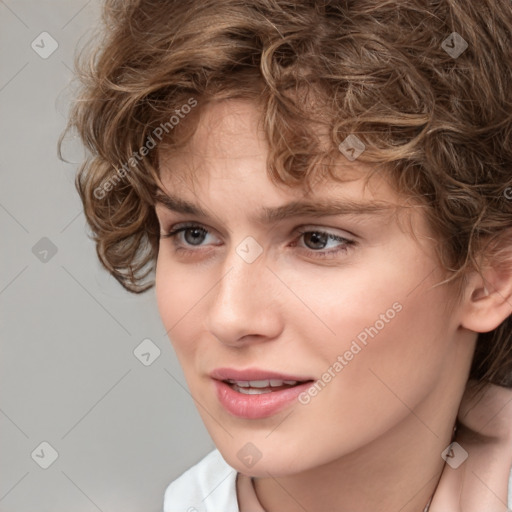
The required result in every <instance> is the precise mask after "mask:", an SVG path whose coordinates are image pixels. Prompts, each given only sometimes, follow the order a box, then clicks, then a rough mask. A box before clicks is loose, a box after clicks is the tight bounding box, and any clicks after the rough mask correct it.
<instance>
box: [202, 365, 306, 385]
mask: <svg viewBox="0 0 512 512" xmlns="http://www.w3.org/2000/svg"><path fill="white" fill-rule="evenodd" d="M210 377H211V378H212V379H216V380H235V381H250V380H269V379H275V380H296V381H298V382H302V381H308V380H314V379H313V378H312V377H305V376H303V375H292V374H287V373H281V372H274V371H271V370H263V369H260V368H246V369H245V370H237V369H236V368H216V369H215V370H213V371H212V372H211V373H210Z"/></svg>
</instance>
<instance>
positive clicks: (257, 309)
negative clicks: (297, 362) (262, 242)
mask: <svg viewBox="0 0 512 512" xmlns="http://www.w3.org/2000/svg"><path fill="white" fill-rule="evenodd" d="M219 275H220V279H219V281H218V283H217V285H216V286H215V287H214V289H213V290H212V292H213V293H211V294H209V295H210V302H209V310H208V314H207V317H206V328H207V329H208V330H209V332H210V333H211V334H212V335H213V336H214V337H215V338H217V339H218V340H219V341H220V342H222V343H224V344H225V345H230V346H235V347H236V346H242V345H244V346H245V345H246V344H247V343H258V342H263V341H268V340H270V339H274V338H276V337H277V336H278V335H279V334H280V332H281V331H282V316H281V314H282V308H281V306H282V305H281V304H280V303H279V297H281V296H282V295H283V294H282V290H281V292H280V290H279V289H278V288H279V285H280V284H281V283H280V282H279V280H278V279H277V278H276V276H275V275H274V273H273V272H272V271H271V270H270V269H269V268H268V267H267V260H266V254H265V252H263V253H262V254H261V255H260V256H259V257H258V258H257V259H256V260H255V261H253V262H252V263H249V262H248V261H246V260H245V259H244V258H243V257H241V256H240V255H239V254H238V253H237V252H236V250H235V248H234V249H233V250H232V251H231V252H230V255H229V257H226V259H225V261H224V265H223V266H222V274H219ZM281 286H282V284H281Z"/></svg>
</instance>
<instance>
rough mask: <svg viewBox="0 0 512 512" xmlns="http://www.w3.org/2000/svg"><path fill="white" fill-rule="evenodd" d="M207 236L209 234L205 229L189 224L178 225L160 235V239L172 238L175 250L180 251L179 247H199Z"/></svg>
mask: <svg viewBox="0 0 512 512" xmlns="http://www.w3.org/2000/svg"><path fill="white" fill-rule="evenodd" d="M209 234H210V232H209V231H208V229H206V228H205V227H203V226H201V225H198V224H192V223H190V224H179V225H178V226H175V227H173V228H172V229H171V230H170V231H168V232H167V233H164V234H162V235H160V238H172V239H173V242H174V244H175V246H176V249H177V250H178V249H181V247H180V246H181V245H190V246H197V247H200V246H201V244H202V242H204V240H205V239H206V237H207V235H209ZM184 250H186V249H184Z"/></svg>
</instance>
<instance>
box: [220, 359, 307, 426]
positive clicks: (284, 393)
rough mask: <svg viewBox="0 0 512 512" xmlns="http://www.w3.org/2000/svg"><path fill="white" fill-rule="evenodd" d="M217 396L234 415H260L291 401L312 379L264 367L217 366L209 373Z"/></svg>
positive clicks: (276, 410)
mask: <svg viewBox="0 0 512 512" xmlns="http://www.w3.org/2000/svg"><path fill="white" fill-rule="evenodd" d="M210 377H212V381H213V384H214V387H215V391H216V394H217V398H218V400H219V402H220V404H221V405H222V406H223V407H224V409H225V410H226V411H227V412H228V413H230V414H231V415H233V416H236V417H237V418H244V419H253V420H254V419H262V418H267V417H270V416H273V415H275V414H277V413H279V412H281V411H282V410H283V409H285V408H287V407H289V406H291V405H293V403H294V402H296V401H297V399H298V397H299V395H300V394H301V393H302V392H304V391H306V390H307V389H308V388H309V387H310V386H311V384H312V383H313V382H314V379H312V378H309V377H300V376H293V375H284V374H281V373H277V372H269V371H263V370H243V371H238V370H233V369H219V370H215V371H214V372H212V373H211V374H210Z"/></svg>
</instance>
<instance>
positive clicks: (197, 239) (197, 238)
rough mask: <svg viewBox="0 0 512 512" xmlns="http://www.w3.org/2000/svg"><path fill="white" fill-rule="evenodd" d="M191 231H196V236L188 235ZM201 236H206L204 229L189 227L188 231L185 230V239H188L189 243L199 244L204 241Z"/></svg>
mask: <svg viewBox="0 0 512 512" xmlns="http://www.w3.org/2000/svg"><path fill="white" fill-rule="evenodd" d="M190 233H194V236H193V237H189V236H188V235H189V234H190ZM197 235H199V236H197ZM201 236H204V230H203V229H198V228H189V229H187V231H185V240H186V241H187V243H189V244H191V245H199V244H200V243H201V242H202V240H201ZM195 242H197V243H195Z"/></svg>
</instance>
